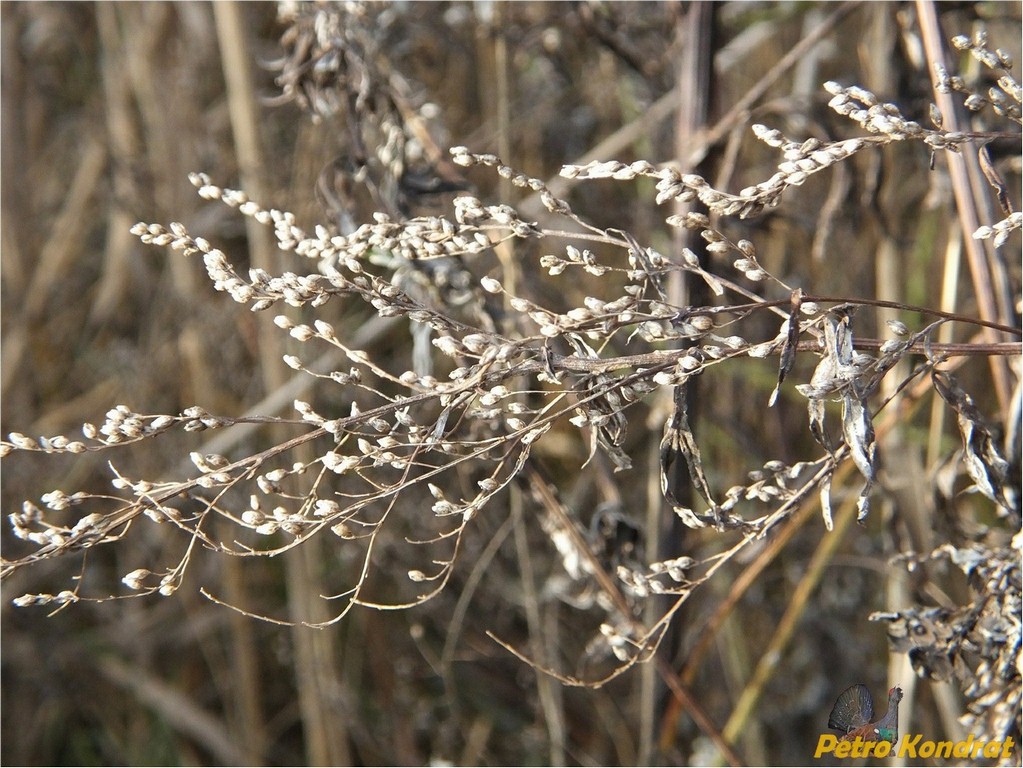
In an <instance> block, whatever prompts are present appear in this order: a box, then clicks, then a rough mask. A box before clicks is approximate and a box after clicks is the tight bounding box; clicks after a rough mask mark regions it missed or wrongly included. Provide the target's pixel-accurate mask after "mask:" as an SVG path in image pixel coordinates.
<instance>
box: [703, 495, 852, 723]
mask: <svg viewBox="0 0 1023 768" xmlns="http://www.w3.org/2000/svg"><path fill="white" fill-rule="evenodd" d="M836 517H837V518H838V519H837V520H836V521H835V530H834V531H832V532H831V533H830V534H828V535H827V536H825V537H824V538H823V539H822V540H821V543H820V545H819V546H818V547H817V551H816V552H815V553H814V555H813V558H812V559H811V560H810V563H809V565H808V566H807V569H806V574H805V575H804V576H803V578H802V579H801V580H800V582H799V584H798V585H797V586H796V589H795V592H794V593H793V595H792V599H791V600H790V601H789V604H788V607H787V608H786V609H785V613H784V614H783V615H782V617H781V619H780V620H779V621H778V627H777V628H776V629H775V632H774V635H773V636H772V637H771V640H770V642H768V644H767V646H766V648H765V650H764V653H763V655H762V656H761V657H760V661H759V663H758V664H757V667H756V670H755V671H754V672H753V676H752V677H751V678H750V681H749V682H748V683H747V684H746V688H745V689H744V690H743V692H742V694H741V695H740V696H739V700H738V701H737V702H736V704H735V707H734V709H733V710H732V714H731V716H730V717H729V718H728V723H727V724H726V725H725V727H724V729H723V730H722V735H723V736H724V737H725V739H727V740H728V741H736V740H737V739H738V738H739V736H740V735H741V734H742V731H743V729H744V728H745V727H746V722H747V720H748V719H749V718H750V716H752V715H753V712H754V710H755V709H756V706H757V704H758V703H759V701H760V698H761V696H763V693H764V687H765V686H766V685H767V682H768V680H770V678H771V676H772V675H773V674H774V672H775V670H776V669H777V668H778V665H779V663H780V662H781V660H782V654H783V652H784V650H785V646H787V645H788V644H789V641H790V640H791V639H792V636H793V635H794V634H795V631H796V628H797V627H798V625H799V620H800V618H802V616H803V613H804V612H805V611H806V609H807V606H808V605H809V601H810V598H811V597H812V595H813V592H814V590H815V589H816V588H817V585H818V584H819V583H820V580H821V579H822V578H823V577H824V572H825V569H826V568H827V565H828V563H829V562H830V561H831V558H832V557H834V555H835V552H836V551H837V550H838V547H839V546H841V544H842V542H843V541H844V536H845V533H846V532H847V531H848V530H849V528H850V527H851V526H852V524H853V522H854V521H855V520H856V501H855V499H854V498H850V499H849V500H848V501H846V502H845V503H844V504H843V505H842V507H841V509H840V510H839V512H838V515H837V516H836Z"/></svg>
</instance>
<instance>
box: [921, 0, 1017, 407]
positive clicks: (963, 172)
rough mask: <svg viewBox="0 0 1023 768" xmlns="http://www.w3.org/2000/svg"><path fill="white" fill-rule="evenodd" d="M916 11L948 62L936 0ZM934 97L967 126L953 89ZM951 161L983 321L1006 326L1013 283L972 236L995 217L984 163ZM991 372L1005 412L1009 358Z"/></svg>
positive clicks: (951, 121) (969, 155) (927, 41)
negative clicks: (1006, 295) (1006, 291)
mask: <svg viewBox="0 0 1023 768" xmlns="http://www.w3.org/2000/svg"><path fill="white" fill-rule="evenodd" d="M916 9H917V13H918V14H919V16H920V29H921V32H922V34H923V40H924V48H925V49H926V51H927V59H928V62H929V63H939V64H941V65H942V66H944V65H945V55H944V52H943V44H942V40H943V39H944V35H943V34H942V32H941V26H940V25H939V23H938V14H937V10H936V8H935V4H934V2H933V0H917V3H916ZM934 97H935V101H936V102H937V105H938V109H939V110H940V111H941V113H942V115H943V116H944V120H945V124H946V126H945V127H946V128H948V129H949V130H952V131H957V130H960V129H963V128H965V127H966V126H963V125H961V124H960V122H961V121H960V118H959V115H960V113H961V110H960V107H959V105H958V104H956V103H955V101H954V100H953V98H952V94H951V93H942V92H941V91H940V90H939V89H937V88H936V89H935V94H934ZM945 156H946V158H947V160H948V169H949V174H950V175H951V177H952V189H953V192H954V193H955V199H956V208H957V210H958V213H959V219H960V221H961V223H962V228H963V236H964V241H965V245H966V261H967V263H968V264H969V266H970V275H971V277H972V279H973V289H974V295H975V296H976V298H977V306H978V309H979V312H980V317H981V319H983V320H988V321H992V322H999V323H1002V324H1007V323H1008V322H1009V318H1011V317H1012V313H1011V311H1010V309H1009V306H1006V304H1007V302H1006V301H1005V300H1003V299H1002V298H1001V295H1000V294H999V295H996V294H995V290H996V289H995V286H1004V285H1008V284H1009V283H1010V281H1008V280H1005V279H1002V278H1001V277H1000V276H999V278H998V279H997V280H996V277H995V275H994V274H993V271H992V266H991V265H992V261H993V260H992V259H991V257H990V256H989V249H990V248H991V246H990V245H989V244H988V241H985V240H978V239H976V238H974V237H973V236H972V234H973V233H974V232H976V231H977V228H978V227H979V226H980V224H981V221H994V220H995V216H994V215H993V211H990V210H986V212H985V213H981V210H980V209H981V207H984V208H985V209H990V203H989V201H988V200H987V197H986V195H983V194H982V193H981V194H978V190H982V189H984V183H983V181H982V178H983V177H982V174H981V170H980V163H979V161H978V159H977V155H976V153H975V152H971V151H967V152H962V153H957V152H948V153H945ZM987 337H988V340H989V341H995V340H996V338H995V336H994V334H992V333H988V334H987ZM990 366H991V376H992V379H993V381H994V387H995V394H996V395H997V397H998V403H999V405H1000V406H1001V408H1002V411H1003V412H1006V411H1008V408H1009V398H1010V397H1011V392H1012V384H1011V380H1012V378H1011V374H1010V371H1009V363H1008V361H1006V360H999V359H997V358H992V359H991V362H990Z"/></svg>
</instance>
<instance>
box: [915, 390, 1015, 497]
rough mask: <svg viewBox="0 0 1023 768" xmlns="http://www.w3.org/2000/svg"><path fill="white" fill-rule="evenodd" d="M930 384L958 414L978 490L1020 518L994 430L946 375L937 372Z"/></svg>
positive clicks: (965, 458) (966, 461)
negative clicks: (1007, 482)
mask: <svg viewBox="0 0 1023 768" xmlns="http://www.w3.org/2000/svg"><path fill="white" fill-rule="evenodd" d="M931 381H932V382H933V383H934V388H935V390H937V392H938V394H939V395H940V396H941V398H942V399H943V400H944V401H945V402H946V403H948V404H949V405H950V406H952V408H953V409H954V410H955V412H956V415H957V416H958V421H959V432H960V434H961V436H962V439H963V463H964V464H965V465H966V471H967V473H968V474H969V476H970V479H971V480H973V482H974V483H976V485H977V489H978V490H979V491H980V492H981V493H983V494H984V495H985V496H987V497H988V498H989V499H991V500H992V501H993V502H995V504H997V505H999V506H1000V507H1001V508H1003V509H1005V510H1007V511H1010V512H1014V513H1015V514H1019V511H1020V510H1019V499H1018V495H1015V494H1014V495H1013V496H1012V498H1010V496H1009V494H1007V493H1006V488H1005V480H1006V476H1007V474H1008V471H1009V462H1008V461H1006V459H1005V457H1003V456H1002V454H1001V451H999V449H998V445H997V444H996V442H995V440H994V436H993V435H992V431H991V429H990V428H989V427H988V425H987V423H986V421H985V419H984V417H983V415H982V414H981V412H980V410H979V409H978V408H977V406H976V404H975V403H974V402H973V398H972V397H970V395H969V394H967V393H966V391H964V390H963V389H962V387H960V386H959V383H958V382H957V380H956V378H955V377H954V376H953V375H952V374H951V373H949V372H947V371H938V370H934V371H932V372H931Z"/></svg>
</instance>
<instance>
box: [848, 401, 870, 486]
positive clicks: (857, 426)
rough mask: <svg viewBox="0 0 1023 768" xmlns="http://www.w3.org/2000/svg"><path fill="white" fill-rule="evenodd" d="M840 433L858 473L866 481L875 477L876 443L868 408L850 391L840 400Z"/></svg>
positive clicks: (864, 402)
mask: <svg viewBox="0 0 1023 768" xmlns="http://www.w3.org/2000/svg"><path fill="white" fill-rule="evenodd" d="M842 434H843V435H844V436H845V442H846V445H848V446H849V451H850V453H851V454H852V458H853V461H854V462H856V467H857V469H859V470H860V474H862V475H863V477H864V478H866V480H867V482H868V483H873V482H874V481H875V480H876V479H877V466H876V462H877V443H876V442H875V440H874V424H873V422H872V419H871V414H870V408H868V407H867V404H866V401H865V400H861V399H860V398H859V397H857V396H855V395H854V393H852V392H846V394H845V397H844V399H843V401H842Z"/></svg>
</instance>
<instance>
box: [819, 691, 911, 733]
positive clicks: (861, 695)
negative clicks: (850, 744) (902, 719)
mask: <svg viewBox="0 0 1023 768" xmlns="http://www.w3.org/2000/svg"><path fill="white" fill-rule="evenodd" d="M900 701H902V689H901V688H899V686H895V687H894V688H892V689H891V690H890V691H888V711H887V712H886V713H885V715H884V717H882V718H881V719H880V720H877V721H875V722H871V718H872V717H873V716H874V701H873V699H871V697H870V691H869V690H867V686H865V685H854V686H852V687H851V688H847V689H846V690H844V691H842V695H841V696H839V697H838V701H836V702H835V706H834V707H833V708H832V710H831V717H829V718H828V727H829V728H833V729H834V730H836V731H839V732H840V733H842V734H843V735H842V737H841V739H840V740H841V741H855V740H856V739H857V738H859V739H861V740H862V741H888V742H891V743H892V744H894V743H895V742H896V741H898V739H899V702H900Z"/></svg>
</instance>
